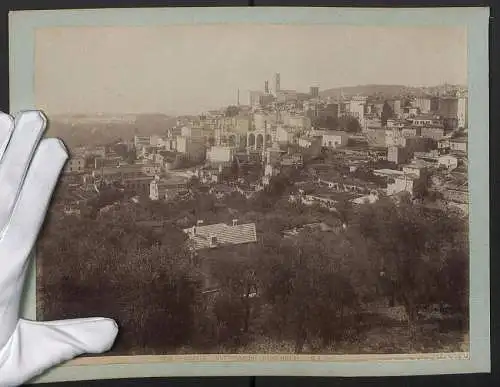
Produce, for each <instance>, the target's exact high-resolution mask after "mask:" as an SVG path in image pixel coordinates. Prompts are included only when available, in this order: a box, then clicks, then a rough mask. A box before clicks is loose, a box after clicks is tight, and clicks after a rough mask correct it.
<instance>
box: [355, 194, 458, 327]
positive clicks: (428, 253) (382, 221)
mask: <svg viewBox="0 0 500 387" xmlns="http://www.w3.org/2000/svg"><path fill="white" fill-rule="evenodd" d="M460 223H461V222H460V221H459V220H458V219H453V218H452V217H450V216H449V215H448V214H445V213H442V212H439V213H431V212H429V211H427V210H425V208H424V207H420V206H417V205H413V204H411V202H408V203H400V204H399V205H396V204H394V203H393V202H391V201H390V200H388V199H381V200H379V201H378V202H377V203H375V204H370V205H363V206H361V208H360V211H359V212H358V214H357V219H356V227H357V230H358V231H359V233H360V235H361V236H362V237H363V238H364V239H365V240H366V242H367V243H368V245H369V249H370V251H371V253H372V260H374V261H375V262H374V265H375V266H374V267H375V268H376V267H377V266H378V268H379V271H380V278H381V282H383V283H385V289H386V290H387V292H388V293H387V295H388V296H389V297H390V300H391V301H392V303H395V302H397V303H399V304H401V305H403V306H404V308H405V310H406V313H407V321H408V329H409V333H410V336H411V337H414V329H415V322H416V320H417V316H418V311H419V308H420V305H428V304H429V302H430V301H431V298H434V299H436V298H437V299H439V298H442V293H443V294H444V292H442V291H443V289H445V288H446V286H447V285H446V284H440V283H439V281H438V280H437V278H438V276H439V273H440V272H441V270H442V268H443V266H446V264H447V263H448V262H451V261H452V260H454V259H455V258H454V257H457V254H456V253H451V252H452V251H454V248H452V245H455V246H457V245H458V246H460V247H458V250H459V251H462V252H463V253H465V251H466V250H464V248H465V247H464V244H463V243H461V244H458V241H460V240H462V239H466V238H465V235H464V234H465V233H463V231H460V228H459V227H458V226H457V225H459V224H460ZM454 224H455V226H454ZM452 241H454V242H452ZM447 251H448V252H447ZM465 254H466V253H465ZM457 282H460V281H457ZM455 290H456V289H455ZM431 295H432V296H431Z"/></svg>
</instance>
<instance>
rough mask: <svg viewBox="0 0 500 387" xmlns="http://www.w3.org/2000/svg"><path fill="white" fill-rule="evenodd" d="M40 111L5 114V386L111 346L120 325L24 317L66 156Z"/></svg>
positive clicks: (0, 243) (1, 368) (1, 314)
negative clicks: (38, 245) (34, 254)
mask: <svg viewBox="0 0 500 387" xmlns="http://www.w3.org/2000/svg"><path fill="white" fill-rule="evenodd" d="M45 127H46V120H45V117H44V116H43V114H42V113H41V112H38V111H28V112H24V113H21V114H20V115H19V116H17V117H16V118H15V119H13V118H12V117H10V116H8V115H6V114H3V113H0V387H6V386H9V387H10V386H18V385H20V384H22V383H24V382H26V381H28V380H30V379H32V378H33V377H35V376H37V375H39V374H41V373H42V372H43V371H45V370H46V369H48V368H50V367H52V366H55V365H57V364H59V363H61V362H63V361H66V360H69V359H72V358H73V357H75V356H78V355H81V354H83V353H101V352H104V351H107V350H108V349H110V348H111V346H112V345H113V342H114V340H115V337H116V334H117V332H118V328H117V326H116V323H115V322H114V321H113V320H110V319H105V318H89V319H74V320H66V321H52V322H36V321H28V320H24V319H20V318H19V309H20V300H21V293H22V290H23V284H24V280H25V277H26V271H27V267H28V263H29V257H30V256H31V251H32V249H33V247H34V244H35V241H36V239H37V236H38V233H39V230H40V228H41V226H42V224H43V221H44V217H45V214H46V211H47V207H48V205H49V202H50V198H51V196H52V192H53V190H54V187H55V185H56V183H57V179H58V177H59V174H60V172H61V169H62V167H63V165H64V163H65V162H66V159H67V157H68V156H67V153H66V150H65V148H64V145H63V144H62V142H60V141H59V140H57V139H52V138H51V139H43V140H42V139H41V138H42V135H43V132H44V130H45Z"/></svg>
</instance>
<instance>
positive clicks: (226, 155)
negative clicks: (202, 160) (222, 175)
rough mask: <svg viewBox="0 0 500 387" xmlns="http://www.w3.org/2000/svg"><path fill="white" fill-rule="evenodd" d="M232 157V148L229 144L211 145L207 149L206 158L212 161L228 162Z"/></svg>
mask: <svg viewBox="0 0 500 387" xmlns="http://www.w3.org/2000/svg"><path fill="white" fill-rule="evenodd" d="M233 158H234V148H233V147H229V146H212V147H211V148H210V149H208V150H207V160H208V161H210V162H212V163H228V162H230V161H232V160H233Z"/></svg>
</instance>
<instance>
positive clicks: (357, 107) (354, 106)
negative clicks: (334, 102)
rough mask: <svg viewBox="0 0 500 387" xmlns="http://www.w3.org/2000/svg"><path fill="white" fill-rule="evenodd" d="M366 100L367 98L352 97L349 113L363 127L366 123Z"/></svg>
mask: <svg viewBox="0 0 500 387" xmlns="http://www.w3.org/2000/svg"><path fill="white" fill-rule="evenodd" d="M366 100H367V98H366V97H362V96H356V97H352V99H351V101H349V112H350V113H351V115H352V116H354V117H356V118H357V119H358V120H359V123H360V124H361V126H364V121H365V105H366Z"/></svg>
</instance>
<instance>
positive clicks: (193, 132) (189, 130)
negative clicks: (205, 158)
mask: <svg viewBox="0 0 500 387" xmlns="http://www.w3.org/2000/svg"><path fill="white" fill-rule="evenodd" d="M181 136H183V137H190V138H193V139H198V138H203V128H201V127H192V126H183V127H182V128H181Z"/></svg>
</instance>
